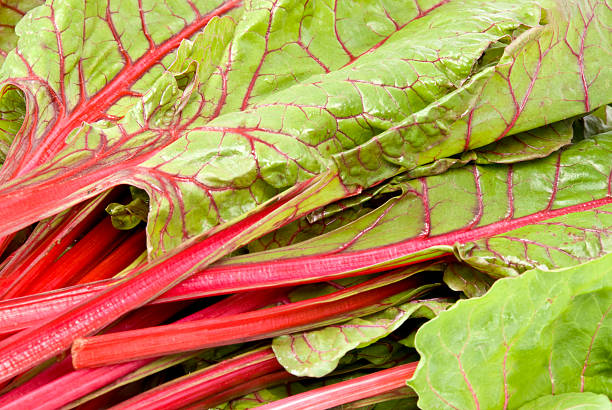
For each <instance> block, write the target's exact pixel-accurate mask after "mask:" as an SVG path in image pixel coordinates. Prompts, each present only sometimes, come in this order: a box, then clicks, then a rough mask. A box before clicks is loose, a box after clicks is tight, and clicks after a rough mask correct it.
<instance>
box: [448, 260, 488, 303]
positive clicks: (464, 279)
mask: <svg viewBox="0 0 612 410" xmlns="http://www.w3.org/2000/svg"><path fill="white" fill-rule="evenodd" d="M443 280H444V283H446V285H447V286H448V287H449V288H451V289H452V290H455V291H458V292H463V293H464V294H465V296H467V297H468V298H473V297H478V296H482V295H484V294H485V293H487V291H488V290H489V288H490V287H491V285H492V284H493V282H494V279H493V278H492V277H490V276H488V275H487V274H485V273H482V272H480V271H478V270H476V269H474V268H472V267H471V266H469V265H466V264H463V263H451V264H449V265H448V266H447V267H446V269H445V270H444V277H443Z"/></svg>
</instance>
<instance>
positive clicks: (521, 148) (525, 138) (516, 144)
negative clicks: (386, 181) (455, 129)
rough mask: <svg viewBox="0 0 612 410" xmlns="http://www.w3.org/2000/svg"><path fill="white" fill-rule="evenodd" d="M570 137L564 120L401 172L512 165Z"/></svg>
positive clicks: (563, 143) (408, 175) (549, 150)
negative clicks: (466, 166)
mask: <svg viewBox="0 0 612 410" xmlns="http://www.w3.org/2000/svg"><path fill="white" fill-rule="evenodd" d="M573 136H574V132H573V129H572V121H569V120H563V121H559V122H555V123H552V124H549V125H545V126H543V127H538V128H535V129H532V130H529V131H525V132H521V133H518V134H515V135H512V136H509V137H506V138H503V139H501V140H499V141H496V142H493V143H491V144H487V145H485V146H484V147H480V148H477V149H474V150H471V151H466V152H464V153H463V154H462V155H461V156H460V157H458V158H457V157H449V158H441V159H437V160H435V161H433V162H430V163H429V164H425V165H420V166H418V167H416V168H413V169H410V170H408V171H406V172H404V173H402V174H400V175H401V177H402V178H405V179H409V178H422V177H426V176H430V175H437V174H441V173H443V172H445V171H448V170H449V169H451V168H458V167H461V166H464V165H466V164H468V163H470V162H474V163H476V164H512V163H514V162H520V161H527V160H531V159H536V158H544V157H546V156H548V155H550V154H551V153H553V152H555V151H557V150H558V149H560V148H562V147H564V146H566V145H568V144H570V143H571V142H572V138H573Z"/></svg>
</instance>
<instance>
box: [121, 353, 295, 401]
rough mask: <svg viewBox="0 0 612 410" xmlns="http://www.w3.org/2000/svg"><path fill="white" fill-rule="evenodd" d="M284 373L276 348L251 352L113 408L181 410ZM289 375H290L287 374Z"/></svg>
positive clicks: (169, 383)
mask: <svg viewBox="0 0 612 410" xmlns="http://www.w3.org/2000/svg"><path fill="white" fill-rule="evenodd" d="M279 370H282V366H281V365H280V363H278V361H277V360H276V357H275V356H274V352H273V351H272V348H270V347H268V348H266V349H263V350H258V351H255V352H251V353H247V354H244V355H241V356H238V357H235V358H233V359H229V360H225V361H223V362H221V363H219V364H216V365H213V366H210V367H207V368H205V369H203V370H201V371H198V372H196V373H193V374H190V375H187V376H185V377H181V378H179V379H177V380H173V381H171V382H168V383H165V384H163V385H161V386H158V387H157V388H154V389H152V390H149V391H147V392H144V393H142V394H139V395H138V396H134V397H132V398H131V399H129V400H127V401H125V402H123V403H120V404H119V405H117V406H115V407H112V409H114V410H119V409H130V410H137V409H143V410H145V409H147V410H149V409H178V408H182V407H183V406H185V405H187V404H190V403H193V402H194V401H197V400H198V399H200V398H202V397H206V396H210V395H214V394H217V393H220V392H222V391H224V390H226V389H229V388H232V387H234V386H236V385H238V384H240V383H242V382H244V381H245V380H250V379H255V378H258V377H261V376H264V375H266V374H270V373H275V372H278V371H279ZM285 374H287V372H285Z"/></svg>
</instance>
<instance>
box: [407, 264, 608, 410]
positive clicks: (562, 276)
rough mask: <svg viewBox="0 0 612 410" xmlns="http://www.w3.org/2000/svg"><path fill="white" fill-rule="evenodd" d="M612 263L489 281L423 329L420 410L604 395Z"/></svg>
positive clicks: (416, 380)
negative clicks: (486, 287) (482, 290)
mask: <svg viewBox="0 0 612 410" xmlns="http://www.w3.org/2000/svg"><path fill="white" fill-rule="evenodd" d="M611 309H612V255H608V256H605V257H603V258H600V259H597V260H594V261H591V262H588V263H585V264H582V265H579V266H576V267H573V268H568V269H563V270H557V271H545V270H539V269H535V270H532V271H529V272H526V273H525V274H524V275H522V276H520V277H518V278H508V279H502V280H499V281H497V282H496V283H495V284H494V285H493V287H492V288H491V290H490V291H489V292H488V293H487V294H486V295H485V296H483V297H481V298H477V299H469V300H463V301H459V302H457V304H456V305H455V306H454V307H453V308H451V309H449V310H448V311H447V312H443V313H442V314H440V316H438V318H436V319H434V320H432V321H430V322H428V323H426V324H425V325H423V327H421V329H420V330H419V332H418V334H417V338H416V347H417V350H418V351H419V353H420V354H421V361H420V363H419V367H418V369H417V372H416V374H415V376H414V378H413V379H411V380H410V382H409V385H410V386H411V387H413V388H414V389H415V391H416V392H417V393H418V394H419V406H420V407H421V408H450V407H454V408H461V409H472V408H507V407H509V408H517V407H519V406H521V405H523V404H525V403H528V402H530V401H532V400H535V399H537V398H538V397H540V396H543V395H546V394H551V393H552V394H561V393H570V392H583V391H590V392H593V393H601V394H606V395H611V394H612V388H611V386H612V368H611V367H610V360H609V359H610V353H611V351H610V346H612V317H611V316H610V310H611Z"/></svg>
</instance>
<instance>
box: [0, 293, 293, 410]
mask: <svg viewBox="0 0 612 410" xmlns="http://www.w3.org/2000/svg"><path fill="white" fill-rule="evenodd" d="M288 291H289V289H273V290H264V291H254V292H247V293H242V294H238V295H233V296H229V297H227V298H225V299H223V300H221V301H219V302H217V303H215V304H213V305H210V306H208V307H206V308H204V309H202V310H200V311H198V312H196V313H194V314H192V315H189V316H187V317H185V318H183V319H180V320H179V321H177V323H183V322H189V321H192V320H198V319H202V318H215V317H222V316H227V315H231V314H236V313H241V312H248V311H250V310H254V309H260V308H262V307H265V306H267V305H269V304H273V303H275V302H276V301H278V300H279V299H281V298H282V297H285V296H286V295H287V292H288ZM155 309H162V310H161V312H160V313H162V314H160V315H157V314H156V311H155ZM155 309H153V310H151V311H150V313H152V316H151V315H149V316H151V317H150V320H149V323H151V320H155V318H157V323H160V322H161V321H163V320H165V319H166V318H168V317H169V314H170V315H171V314H173V313H174V311H170V312H165V311H164V309H165V308H164V307H162V306H158V307H156V308H155ZM165 310H168V309H165ZM141 313H142V312H141V310H139V311H137V312H134V314H132V315H130V316H129V317H128V318H127V320H124V321H122V322H121V324H120V325H118V326H116V327H114V328H113V330H112V331H121V330H125V329H127V328H128V327H129V326H131V325H132V323H134V326H138V327H142V326H143V324H144V323H146V322H142V320H143V319H142V318H143V316H142V315H141ZM144 325H146V324H144ZM188 357H190V356H187V355H186V356H182V357H177V358H176V360H175V361H174V362H173V363H169V364H166V365H167V366H168V365H171V364H178V363H180V362H182V361H183V360H185V358H188ZM67 360H70V358H68V359H67ZM154 360H155V359H145V360H137V361H132V362H128V363H123V364H120V365H114V366H105V367H99V368H95V369H82V370H74V371H72V372H70V373H68V374H65V375H62V376H61V377H59V378H56V379H55V380H53V379H50V380H46V383H45V384H44V385H43V384H42V383H38V382H37V381H34V380H33V383H35V384H31V385H29V386H28V385H24V388H22V389H21V391H20V392H13V391H11V392H10V393H9V394H8V397H3V398H2V399H0V406H6V407H3V408H4V409H16V410H18V409H24V408H37V409H39V410H43V409H49V410H51V409H56V408H59V407H62V406H65V405H67V404H69V403H71V402H72V401H74V400H77V399H79V398H81V397H83V396H85V395H87V394H89V393H92V392H94V391H96V390H98V389H101V388H103V387H104V386H107V385H109V384H110V383H113V382H116V381H120V380H119V379H120V378H122V377H124V376H126V375H129V374H131V373H133V372H135V371H137V370H138V369H140V368H142V367H144V366H146V365H148V364H149V363H151V362H153V361H154ZM164 368H165V367H164ZM70 369H72V366H70ZM159 370H163V368H162V369H159Z"/></svg>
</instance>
